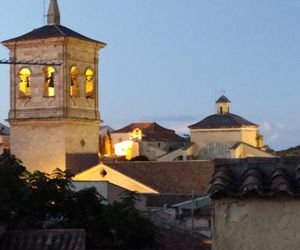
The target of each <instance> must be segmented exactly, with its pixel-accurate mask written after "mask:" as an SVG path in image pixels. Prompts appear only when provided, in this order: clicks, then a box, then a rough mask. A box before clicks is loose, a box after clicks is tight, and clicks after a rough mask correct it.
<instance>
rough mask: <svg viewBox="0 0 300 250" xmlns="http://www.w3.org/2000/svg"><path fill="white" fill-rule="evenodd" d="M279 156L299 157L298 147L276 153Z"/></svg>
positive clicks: (299, 148)
mask: <svg viewBox="0 0 300 250" xmlns="http://www.w3.org/2000/svg"><path fill="white" fill-rule="evenodd" d="M276 153H277V154H278V155H279V156H295V155H297V156H300V145H298V146H295V147H290V148H288V149H284V150H280V151H277V152H276Z"/></svg>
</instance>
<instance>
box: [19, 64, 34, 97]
mask: <svg viewBox="0 0 300 250" xmlns="http://www.w3.org/2000/svg"><path fill="white" fill-rule="evenodd" d="M30 75H31V73H30V70H29V69H28V68H23V69H21V70H20V72H19V78H20V83H19V96H20V97H27V96H30Z"/></svg>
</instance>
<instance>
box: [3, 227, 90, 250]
mask: <svg viewBox="0 0 300 250" xmlns="http://www.w3.org/2000/svg"><path fill="white" fill-rule="evenodd" d="M8 249H13V250H41V249H47V250H84V249H85V231H84V230H82V229H51V230H17V231H8V232H6V233H4V234H3V236H2V237H1V239H0V250H8Z"/></svg>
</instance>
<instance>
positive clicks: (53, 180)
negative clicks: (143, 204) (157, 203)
mask: <svg viewBox="0 0 300 250" xmlns="http://www.w3.org/2000/svg"><path fill="white" fill-rule="evenodd" d="M70 177H71V175H70V174H69V173H68V172H66V171H61V170H60V169H56V170H54V171H53V172H52V174H46V173H42V172H40V171H35V172H33V173H29V172H27V171H26V168H25V167H24V166H22V164H21V162H20V161H18V160H17V159H16V158H15V157H14V156H11V155H1V156H0V224H2V225H5V226H6V227H7V228H8V229H32V228H36V229H42V228H84V229H85V230H86V238H87V244H88V247H89V248H135V249H138V248H146V247H152V246H154V245H155V233H156V231H155V227H154V225H153V224H152V223H151V222H150V221H149V220H147V219H146V218H144V217H143V216H142V215H141V214H140V212H139V211H138V210H137V209H136V208H135V203H136V201H137V200H138V196H137V194H136V193H132V192H129V191H128V192H125V193H124V194H123V195H122V197H121V201H120V202H114V203H113V204H110V205H105V204H104V198H103V197H102V196H101V195H100V194H99V193H97V191H96V189H95V188H89V189H84V190H80V191H75V190H74V188H73V185H72V182H71V179H70Z"/></svg>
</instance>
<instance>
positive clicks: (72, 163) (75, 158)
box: [66, 153, 99, 174]
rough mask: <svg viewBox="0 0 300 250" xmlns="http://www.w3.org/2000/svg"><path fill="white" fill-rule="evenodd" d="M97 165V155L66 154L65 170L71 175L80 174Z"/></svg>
mask: <svg viewBox="0 0 300 250" xmlns="http://www.w3.org/2000/svg"><path fill="white" fill-rule="evenodd" d="M98 163H99V156H98V154H97V153H77V154H76V153H74V154H66V169H67V170H69V171H70V172H71V173H72V174H77V173H80V172H82V171H84V170H86V169H89V168H91V167H93V166H95V165H97V164H98Z"/></svg>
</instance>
